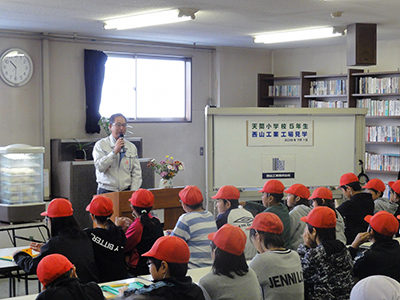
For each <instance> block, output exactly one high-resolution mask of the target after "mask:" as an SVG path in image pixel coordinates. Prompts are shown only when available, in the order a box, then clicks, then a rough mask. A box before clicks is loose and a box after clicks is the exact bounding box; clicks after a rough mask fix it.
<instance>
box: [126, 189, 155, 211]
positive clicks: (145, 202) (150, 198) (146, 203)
mask: <svg viewBox="0 0 400 300" xmlns="http://www.w3.org/2000/svg"><path fill="white" fill-rule="evenodd" d="M129 202H130V203H131V204H132V205H133V206H136V207H152V206H153V205H154V195H153V193H152V192H150V191H148V190H146V189H138V190H137V191H135V192H133V193H132V196H131V198H130V199H129Z"/></svg>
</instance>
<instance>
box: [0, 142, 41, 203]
mask: <svg viewBox="0 0 400 300" xmlns="http://www.w3.org/2000/svg"><path fill="white" fill-rule="evenodd" d="M43 153H44V148H43V147H31V146H29V145H23V144H15V145H10V146H6V147H0V182H1V199H0V202H1V203H4V204H22V203H37V202H43Z"/></svg>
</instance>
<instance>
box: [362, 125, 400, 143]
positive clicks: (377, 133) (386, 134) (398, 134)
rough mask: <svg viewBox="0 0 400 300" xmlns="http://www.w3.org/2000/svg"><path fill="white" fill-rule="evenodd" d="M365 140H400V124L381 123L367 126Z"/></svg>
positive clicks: (394, 141) (393, 141)
mask: <svg viewBox="0 0 400 300" xmlns="http://www.w3.org/2000/svg"><path fill="white" fill-rule="evenodd" d="M365 141H367V142H392V143H396V142H399V141H400V126H395V125H381V126H365Z"/></svg>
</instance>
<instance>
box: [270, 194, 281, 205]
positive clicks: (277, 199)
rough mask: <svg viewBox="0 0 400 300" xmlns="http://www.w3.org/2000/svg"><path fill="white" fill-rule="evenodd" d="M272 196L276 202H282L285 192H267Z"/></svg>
mask: <svg viewBox="0 0 400 300" xmlns="http://www.w3.org/2000/svg"><path fill="white" fill-rule="evenodd" d="M268 196H272V197H273V198H274V202H276V203H279V202H282V199H283V194H276V193H267V197H268Z"/></svg>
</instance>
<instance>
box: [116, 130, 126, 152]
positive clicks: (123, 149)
mask: <svg viewBox="0 0 400 300" xmlns="http://www.w3.org/2000/svg"><path fill="white" fill-rule="evenodd" d="M118 138H119V139H120V138H124V134H123V133H122V132H121V133H120V134H119V136H118ZM120 152H121V153H124V152H125V147H122V148H121V151H120Z"/></svg>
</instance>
